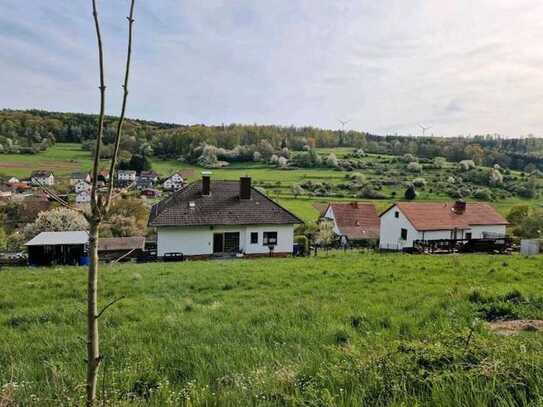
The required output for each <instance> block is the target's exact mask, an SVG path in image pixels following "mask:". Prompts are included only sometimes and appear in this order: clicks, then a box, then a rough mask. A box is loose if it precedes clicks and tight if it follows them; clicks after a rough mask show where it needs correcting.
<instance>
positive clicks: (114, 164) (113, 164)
mask: <svg viewBox="0 0 543 407" xmlns="http://www.w3.org/2000/svg"><path fill="white" fill-rule="evenodd" d="M134 3H135V0H131V2H130V13H129V16H128V17H127V20H128V49H127V52H126V68H125V72H124V84H123V103H122V107H121V115H120V117H119V121H118V123H117V132H116V134H115V147H114V149H113V156H112V157H111V165H110V167H109V189H108V192H107V196H106V200H105V211H106V212H107V211H108V210H109V206H110V204H111V196H112V194H113V182H114V179H115V170H116V167H117V157H118V155H119V147H120V144H121V136H122V131H123V122H124V117H125V114H126V102H127V100H128V79H129V77H130V62H131V60H132V32H133V26H134V22H135V20H134Z"/></svg>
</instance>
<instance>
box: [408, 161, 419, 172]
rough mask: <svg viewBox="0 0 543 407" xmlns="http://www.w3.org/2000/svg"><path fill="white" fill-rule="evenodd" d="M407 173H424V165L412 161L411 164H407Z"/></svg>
mask: <svg viewBox="0 0 543 407" xmlns="http://www.w3.org/2000/svg"><path fill="white" fill-rule="evenodd" d="M406 168H407V171H410V172H422V165H420V164H419V163H417V162H415V161H412V162H410V163H409V164H407V167H406Z"/></svg>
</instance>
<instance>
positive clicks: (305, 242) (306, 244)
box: [294, 235, 309, 256]
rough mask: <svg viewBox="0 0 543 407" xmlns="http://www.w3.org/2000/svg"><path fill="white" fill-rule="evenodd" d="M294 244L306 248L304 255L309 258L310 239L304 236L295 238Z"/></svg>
mask: <svg viewBox="0 0 543 407" xmlns="http://www.w3.org/2000/svg"><path fill="white" fill-rule="evenodd" d="M294 243H296V244H299V245H300V246H302V247H303V248H304V252H303V255H304V256H307V255H308V254H309V239H308V238H307V236H304V235H297V236H294Z"/></svg>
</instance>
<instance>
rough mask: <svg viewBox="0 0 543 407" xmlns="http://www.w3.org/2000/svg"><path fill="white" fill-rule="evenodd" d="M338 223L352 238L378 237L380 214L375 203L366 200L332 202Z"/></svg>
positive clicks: (344, 232) (348, 236)
mask: <svg viewBox="0 0 543 407" xmlns="http://www.w3.org/2000/svg"><path fill="white" fill-rule="evenodd" d="M329 207H331V208H332V210H333V211H334V218H335V220H336V225H337V227H338V229H339V231H340V232H341V234H342V235H345V236H347V238H348V239H350V240H360V239H378V238H379V225H380V221H379V216H378V215H377V210H376V209H375V205H373V204H371V203H364V202H352V203H331V204H330V205H329Z"/></svg>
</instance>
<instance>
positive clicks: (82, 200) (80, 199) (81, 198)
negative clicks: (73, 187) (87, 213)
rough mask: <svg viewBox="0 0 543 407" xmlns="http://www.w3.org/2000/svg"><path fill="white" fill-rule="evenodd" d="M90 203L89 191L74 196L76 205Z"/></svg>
mask: <svg viewBox="0 0 543 407" xmlns="http://www.w3.org/2000/svg"><path fill="white" fill-rule="evenodd" d="M90 201H91V194H90V192H89V191H86V190H85V191H81V192H79V193H78V194H77V195H76V196H75V203H76V204H87V203H90Z"/></svg>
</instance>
